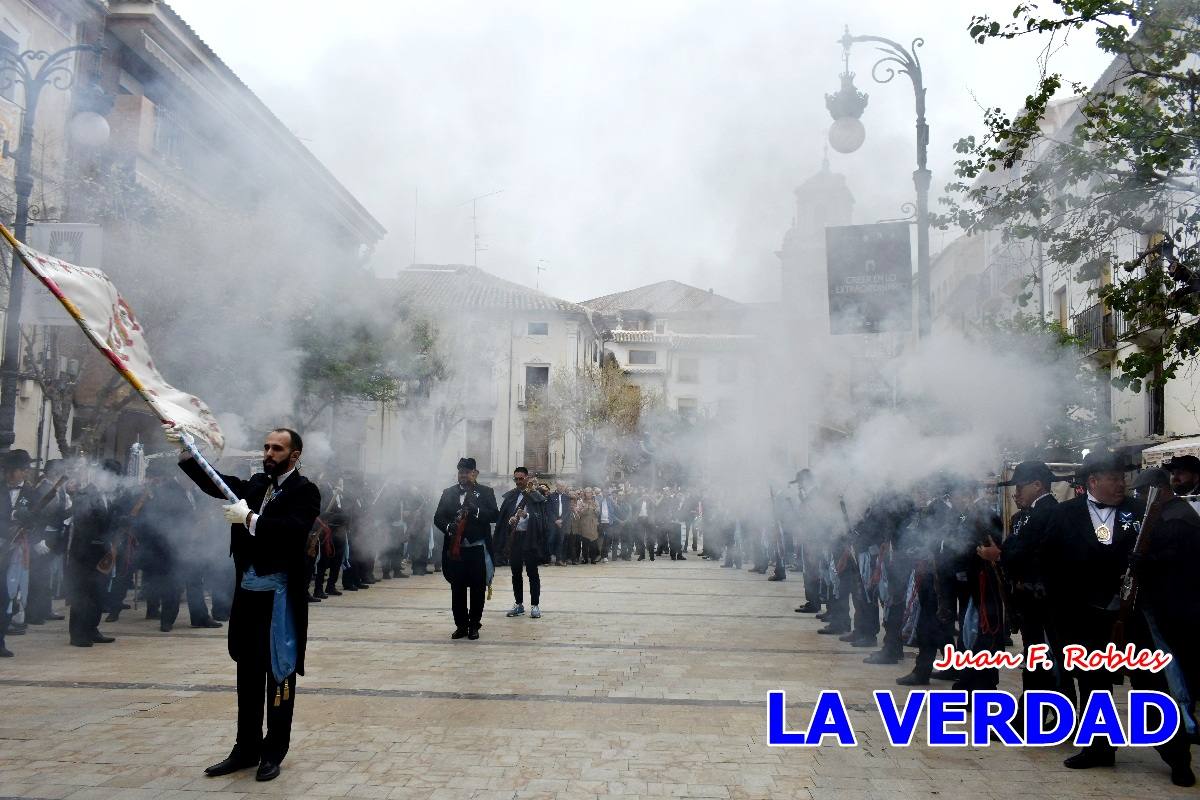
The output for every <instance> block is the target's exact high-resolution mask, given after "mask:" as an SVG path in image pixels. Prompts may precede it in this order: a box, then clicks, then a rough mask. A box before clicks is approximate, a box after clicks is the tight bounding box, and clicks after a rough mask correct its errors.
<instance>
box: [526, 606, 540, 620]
mask: <svg viewBox="0 0 1200 800" xmlns="http://www.w3.org/2000/svg"><path fill="white" fill-rule="evenodd" d="M529 616H531V617H533V618H534V619H541V618H542V610H541V609H540V608H538V607H537V606H534V607H533V608H531V609H529Z"/></svg>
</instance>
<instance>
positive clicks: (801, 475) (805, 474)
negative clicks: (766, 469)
mask: <svg viewBox="0 0 1200 800" xmlns="http://www.w3.org/2000/svg"><path fill="white" fill-rule="evenodd" d="M811 475H812V470H807V469H802V470H800V471H799V472H797V473H796V479H795V480H792V481H788V485H789V486H790V485H792V484H793V483H801V482H802V481H804V480H807V479H808V478H809V477H810V476H811Z"/></svg>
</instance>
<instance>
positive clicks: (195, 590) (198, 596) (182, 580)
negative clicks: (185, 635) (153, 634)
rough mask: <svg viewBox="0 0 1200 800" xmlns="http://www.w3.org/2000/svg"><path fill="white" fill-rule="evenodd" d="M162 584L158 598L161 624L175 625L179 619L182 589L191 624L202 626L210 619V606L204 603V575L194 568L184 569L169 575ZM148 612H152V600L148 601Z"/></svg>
mask: <svg viewBox="0 0 1200 800" xmlns="http://www.w3.org/2000/svg"><path fill="white" fill-rule="evenodd" d="M164 578H165V579H164V581H163V583H162V584H161V586H162V589H161V593H160V594H159V596H158V603H159V615H158V618H159V620H160V621H161V622H165V623H166V624H167V625H174V624H175V620H176V619H178V618H179V593H180V589H182V590H183V593H184V594H185V596H186V597H187V605H188V617H189V618H190V621H191V624H193V625H201V624H203V623H204V622H206V621H207V620H208V619H209V616H208V606H207V605H206V604H205V602H204V575H203V574H202V573H201V572H200V570H198V569H196V568H194V567H187V568H183V569H181V570H179V571H175V572H172V573H168V574H167V575H165V576H164ZM146 610H147V611H148V612H149V611H150V599H149V597H147V599H146Z"/></svg>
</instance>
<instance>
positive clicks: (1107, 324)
mask: <svg viewBox="0 0 1200 800" xmlns="http://www.w3.org/2000/svg"><path fill="white" fill-rule="evenodd" d="M1071 332H1072V333H1073V334H1074V335H1075V336H1077V337H1079V338H1080V339H1082V340H1083V349H1084V351H1085V352H1086V353H1087V354H1088V355H1092V354H1094V353H1098V352H1101V351H1106V350H1113V349H1115V348H1116V341H1117V337H1116V336H1115V330H1114V328H1113V315H1112V314H1111V313H1110V312H1109V311H1108V309H1106V308H1105V307H1104V304H1103V303H1096V304H1095V305H1092V306H1088V307H1087V308H1085V309H1084V310H1083V311H1081V312H1079V313H1078V314H1076V315H1075V316H1074V317H1073V318H1072V328H1071Z"/></svg>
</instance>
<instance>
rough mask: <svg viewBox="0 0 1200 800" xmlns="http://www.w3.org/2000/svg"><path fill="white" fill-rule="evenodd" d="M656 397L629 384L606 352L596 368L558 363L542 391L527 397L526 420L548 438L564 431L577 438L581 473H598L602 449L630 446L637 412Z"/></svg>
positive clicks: (639, 416) (638, 417)
mask: <svg viewBox="0 0 1200 800" xmlns="http://www.w3.org/2000/svg"><path fill="white" fill-rule="evenodd" d="M657 403H658V395H657V394H655V393H653V392H647V391H645V390H643V389H642V388H641V387H638V386H635V385H633V384H631V383H629V381H628V380H627V379H626V377H625V373H624V372H622V371H621V367H620V366H619V365H618V364H617V362H616V359H614V358H613V357H612V355H611V354H607V355H606V357H605V359H604V361H603V363H602V364H601V365H600V366H596V365H595V364H591V363H588V364H586V365H585V366H582V367H559V368H557V369H556V370H555V371H554V375H553V376H552V378H551V380H550V385H549V388H548V390H547V391H545V392H543V393H541V394H539V395H537V396H535V397H532V398H530V404H529V421H530V422H531V423H532V424H534V425H538V426H541V427H543V428H544V429H545V430H546V431H547V433H549V435H550V437H551V438H552V439H561V438H563V437H565V436H566V435H567V434H568V433H570V434H572V435H573V436H574V437H575V439H576V440H577V441H578V442H579V449H580V460H581V462H582V466H583V468H584V470H585V471H587V470H592V471H596V469H597V468H599V469H600V471H603V465H602V464H601V462H603V461H604V460H605V459H604V458H603V456H604V454H605V452H611V453H615V454H616V456H617V458H618V460H621V453H623V452H624V451H625V450H626V449H627V448H628V447H630V446H632V445H635V444H636V434H637V432H638V428H639V425H640V423H641V420H642V417H643V415H644V414H645V413H646V412H647V411H648V410H649V409H651V408H653V407H654V406H655V405H657Z"/></svg>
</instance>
